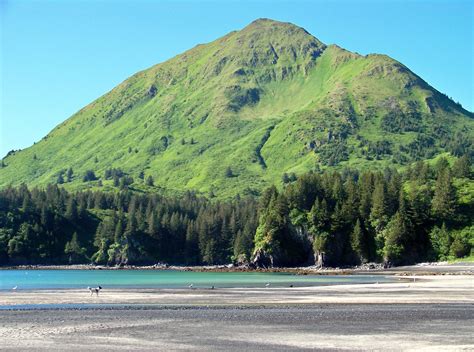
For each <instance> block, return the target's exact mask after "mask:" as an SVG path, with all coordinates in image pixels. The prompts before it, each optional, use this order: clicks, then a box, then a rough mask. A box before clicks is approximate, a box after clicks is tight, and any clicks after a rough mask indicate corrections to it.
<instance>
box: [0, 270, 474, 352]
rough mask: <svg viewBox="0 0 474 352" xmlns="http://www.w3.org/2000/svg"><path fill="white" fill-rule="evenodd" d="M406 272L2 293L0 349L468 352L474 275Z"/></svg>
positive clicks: (473, 332) (472, 342) (471, 343)
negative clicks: (334, 280)
mask: <svg viewBox="0 0 474 352" xmlns="http://www.w3.org/2000/svg"><path fill="white" fill-rule="evenodd" d="M471 268H472V267H470V268H468V269H469V270H470V269H471ZM463 272H465V271H463ZM412 273H414V274H415V275H411V276H400V277H399V279H400V281H399V282H395V283H384V284H360V285H337V286H319V287H298V288H296V287H295V288H289V287H288V288H271V287H269V288H257V289H237V288H233V289H219V288H216V289H214V290H211V289H134V290H120V289H113V290H109V289H104V290H103V291H102V292H101V294H100V295H99V297H96V296H92V297H91V296H90V294H89V292H88V291H87V290H75V289H72V290H35V291H22V290H19V291H16V292H12V291H4V292H1V293H0V306H2V307H3V309H5V307H8V308H9V309H7V310H0V349H1V350H6V351H9V350H15V351H18V350H38V351H46V350H48V351H51V350H54V351H56V350H57V351H60V350H65V349H68V350H74V351H76V350H77V351H79V350H86V349H97V348H99V349H100V350H127V351H141V350H202V351H204V350H206V351H208V350H239V351H242V350H268V351H269V350H305V349H306V350H347V349H348V350H385V351H387V350H390V351H391V350H393V351H395V350H417V351H420V350H430V351H432V350H439V351H446V350H453V351H458V350H474V337H473V336H474V330H473V328H472V326H474V276H472V275H433V276H426V275H424V276H420V275H419V273H417V272H416V270H414V271H412ZM437 273H438V274H439V271H438V272H437ZM451 274H452V273H451ZM51 305H52V306H51ZM58 305H59V306H58ZM14 307H16V309H12V308H14Z"/></svg>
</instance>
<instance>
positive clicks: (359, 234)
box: [351, 219, 369, 263]
mask: <svg viewBox="0 0 474 352" xmlns="http://www.w3.org/2000/svg"><path fill="white" fill-rule="evenodd" d="M367 245H368V243H367V238H366V236H365V231H364V228H363V227H362V225H361V222H360V219H357V221H356V224H355V226H354V230H353V231H352V234H351V246H352V249H353V250H354V252H355V254H356V256H357V259H358V261H359V262H361V263H366V262H367V261H368V259H369V253H368V250H367Z"/></svg>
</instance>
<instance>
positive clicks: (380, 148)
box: [0, 19, 474, 197]
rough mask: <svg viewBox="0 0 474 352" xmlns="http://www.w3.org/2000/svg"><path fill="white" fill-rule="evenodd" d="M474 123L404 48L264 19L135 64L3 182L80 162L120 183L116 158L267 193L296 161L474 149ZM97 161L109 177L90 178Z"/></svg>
mask: <svg viewBox="0 0 474 352" xmlns="http://www.w3.org/2000/svg"><path fill="white" fill-rule="evenodd" d="M473 136H474V120H473V116H472V114H471V113H469V112H468V111H466V110H464V109H463V108H462V107H461V106H460V105H458V104H456V103H454V102H453V101H451V100H450V99H448V98H447V97H446V96H444V95H443V94H441V93H439V92H438V91H436V90H435V89H434V88H432V87H430V86H429V85H428V84H427V83H426V82H424V81H423V80H422V79H421V78H420V77H418V76H416V75H415V74H414V73H412V72H411V71H410V70H409V69H408V68H406V67H405V66H403V65H402V64H400V63H399V62H397V61H395V60H393V59H391V58H389V57H387V56H384V55H367V56H360V55H357V54H354V53H351V52H349V51H346V50H344V49H342V48H339V47H338V46H335V45H330V46H326V45H325V44H323V43H321V42H320V41H319V40H317V39H316V38H315V37H313V36H312V35H310V34H309V33H307V32H306V31H305V30H304V29H302V28H299V27H297V26H294V25H292V24H288V23H281V22H276V21H272V20H266V19H261V20H257V21H255V22H253V23H251V24H250V25H249V26H247V27H245V28H244V29H242V30H240V31H236V32H231V33H229V34H228V35H226V36H224V37H222V38H220V39H218V40H216V41H214V42H212V43H209V44H205V45H198V46H196V47H195V48H193V49H191V50H189V51H187V52H185V53H183V54H181V55H178V56H176V57H174V58H172V59H170V60H168V61H166V62H164V63H161V64H158V65H156V66H153V67H151V68H149V69H147V70H145V71H142V72H139V73H137V74H135V75H134V76H132V77H130V78H129V79H127V80H126V81H124V82H123V83H121V84H120V85H118V86H117V87H116V88H114V89H113V90H112V91H110V92H109V93H107V94H105V95H104V96H102V97H100V98H99V99H97V100H96V101H94V102H92V103H91V104H90V105H88V106H86V107H85V108H83V109H82V110H80V111H79V112H77V113H76V114H75V115H73V116H72V117H70V118H69V119H67V120H66V121H65V122H64V123H62V124H60V125H59V126H57V127H56V128H55V129H54V130H53V131H51V132H50V133H49V134H48V135H47V136H46V137H44V138H43V139H42V140H41V141H40V142H38V143H36V144H35V145H33V146H31V147H30V148H27V149H24V150H22V151H17V152H12V153H9V155H8V156H6V157H5V158H4V159H3V166H2V167H1V168H0V187H3V186H6V185H8V184H15V185H17V184H20V183H22V182H25V183H27V184H29V185H42V184H47V183H51V182H53V183H54V182H57V180H58V174H60V173H64V175H65V170H66V169H68V168H72V170H73V177H72V178H71V179H70V181H69V182H65V183H64V186H65V187H67V188H69V189H82V188H88V187H96V186H99V185H100V183H101V184H102V186H101V187H103V188H104V189H109V188H112V187H114V186H113V180H112V179H109V180H106V179H105V173H106V170H108V169H111V168H116V169H121V170H122V171H123V172H124V173H126V174H127V175H129V176H131V177H132V178H133V181H134V182H133V184H132V185H131V187H133V188H136V189H139V190H144V191H148V190H153V189H156V188H157V187H161V188H164V189H166V190H168V191H170V192H175V191H184V190H190V189H192V190H197V191H200V192H204V193H208V194H209V193H212V194H215V195H216V196H219V197H227V196H233V195H236V194H238V193H240V194H249V193H250V194H257V193H258V192H260V191H261V190H262V189H263V187H265V186H267V185H269V184H272V183H276V182H280V180H281V178H282V175H283V174H284V173H293V172H294V173H296V174H298V173H303V172H305V171H308V170H311V169H315V168H328V167H332V168H342V167H346V166H350V167H354V168H365V167H370V168H377V167H385V166H388V165H394V166H396V167H401V166H403V165H406V164H408V163H410V162H412V161H414V160H418V159H430V158H434V157H436V156H437V155H439V154H440V153H452V154H456V155H461V154H465V153H472V141H473ZM87 170H93V171H94V172H95V174H96V176H97V177H98V178H101V181H100V183H99V181H89V182H84V181H83V175H84V173H85V172H86V171H87ZM148 176H152V177H153V178H154V186H150V185H148V186H147V185H146V184H145V182H144V180H146V179H147V177H148ZM65 181H67V180H65Z"/></svg>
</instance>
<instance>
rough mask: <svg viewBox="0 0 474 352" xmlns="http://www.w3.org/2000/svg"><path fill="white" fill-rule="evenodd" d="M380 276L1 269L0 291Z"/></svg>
mask: <svg viewBox="0 0 474 352" xmlns="http://www.w3.org/2000/svg"><path fill="white" fill-rule="evenodd" d="M391 281H393V279H392V278H391V277H389V276H380V275H295V274H292V273H258V272H243V273H235V272H230V273H229V272H193V271H176V270H0V290H11V289H12V288H13V287H16V290H33V289H66V288H85V287H87V286H91V287H93V286H102V287H104V288H105V287H108V288H131V287H135V288H186V287H188V286H189V285H191V284H192V285H193V287H195V288H210V287H211V286H214V287H216V288H219V287H221V288H224V287H225V288H229V287H243V288H245V287H248V288H252V287H265V285H267V284H270V286H271V287H288V286H290V285H293V286H295V287H296V286H319V285H336V284H339V285H340V284H356V283H375V282H380V283H382V282H391Z"/></svg>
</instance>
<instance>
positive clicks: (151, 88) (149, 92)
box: [148, 85, 158, 98]
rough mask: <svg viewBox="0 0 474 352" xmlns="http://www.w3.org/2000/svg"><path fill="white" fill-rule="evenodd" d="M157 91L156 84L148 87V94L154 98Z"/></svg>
mask: <svg viewBox="0 0 474 352" xmlns="http://www.w3.org/2000/svg"><path fill="white" fill-rule="evenodd" d="M157 92H158V89H157V88H156V87H155V86H154V85H151V87H150V88H149V89H148V96H149V97H150V98H153V97H154V96H155V95H156V93H157Z"/></svg>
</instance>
